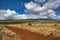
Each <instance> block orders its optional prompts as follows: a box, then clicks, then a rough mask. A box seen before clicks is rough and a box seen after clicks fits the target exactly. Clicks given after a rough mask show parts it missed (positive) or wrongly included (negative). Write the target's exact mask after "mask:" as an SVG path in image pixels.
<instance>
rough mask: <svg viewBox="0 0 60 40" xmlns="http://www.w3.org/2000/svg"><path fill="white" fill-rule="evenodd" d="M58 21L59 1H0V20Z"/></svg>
mask: <svg viewBox="0 0 60 40" xmlns="http://www.w3.org/2000/svg"><path fill="white" fill-rule="evenodd" d="M9 19H15V20H16V19H57V20H60V0H0V20H9Z"/></svg>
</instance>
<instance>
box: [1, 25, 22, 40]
mask: <svg viewBox="0 0 60 40" xmlns="http://www.w3.org/2000/svg"><path fill="white" fill-rule="evenodd" d="M0 40H21V39H20V36H18V35H16V33H14V32H12V31H11V30H8V29H7V28H5V27H3V26H1V25H0Z"/></svg>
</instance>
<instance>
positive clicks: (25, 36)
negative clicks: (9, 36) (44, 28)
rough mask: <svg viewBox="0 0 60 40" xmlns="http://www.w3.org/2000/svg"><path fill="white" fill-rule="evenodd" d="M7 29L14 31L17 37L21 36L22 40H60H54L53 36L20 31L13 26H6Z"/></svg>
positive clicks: (59, 39)
mask: <svg viewBox="0 0 60 40" xmlns="http://www.w3.org/2000/svg"><path fill="white" fill-rule="evenodd" d="M5 27H6V28H8V29H10V30H12V31H13V32H15V33H16V34H17V35H19V36H20V37H21V38H22V40H60V38H53V37H52V36H47V37H45V36H42V35H39V34H37V33H32V32H30V31H26V30H23V29H18V28H15V27H12V26H5Z"/></svg>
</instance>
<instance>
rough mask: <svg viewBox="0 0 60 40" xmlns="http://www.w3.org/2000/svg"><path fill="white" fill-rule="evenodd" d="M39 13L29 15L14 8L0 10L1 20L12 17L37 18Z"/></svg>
mask: <svg viewBox="0 0 60 40" xmlns="http://www.w3.org/2000/svg"><path fill="white" fill-rule="evenodd" d="M37 18H39V16H37V15H33V14H30V15H27V14H18V13H17V12H16V11H14V10H10V9H8V10H0V20H10V19H15V20H16V19H37Z"/></svg>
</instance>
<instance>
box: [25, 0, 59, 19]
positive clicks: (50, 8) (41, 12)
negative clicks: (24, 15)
mask: <svg viewBox="0 0 60 40" xmlns="http://www.w3.org/2000/svg"><path fill="white" fill-rule="evenodd" d="M42 1H43V2H45V1H46V0H35V2H33V1H31V2H29V3H26V4H25V7H26V9H27V10H26V12H31V13H33V14H34V13H35V14H36V13H37V14H38V16H39V18H44V16H45V18H51V19H54V18H55V17H56V18H57V15H56V12H55V11H54V9H56V8H58V7H59V6H60V0H48V2H46V3H45V4H44V5H43V6H42V7H41V5H40V4H38V3H36V2H42ZM43 2H42V3H43ZM35 14H34V15H35Z"/></svg>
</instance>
